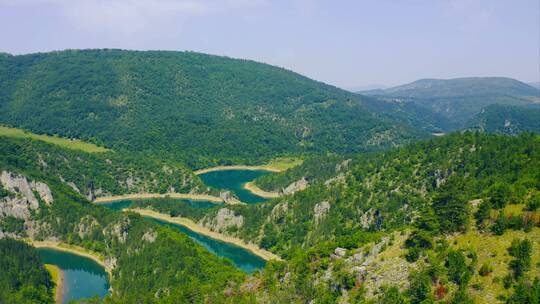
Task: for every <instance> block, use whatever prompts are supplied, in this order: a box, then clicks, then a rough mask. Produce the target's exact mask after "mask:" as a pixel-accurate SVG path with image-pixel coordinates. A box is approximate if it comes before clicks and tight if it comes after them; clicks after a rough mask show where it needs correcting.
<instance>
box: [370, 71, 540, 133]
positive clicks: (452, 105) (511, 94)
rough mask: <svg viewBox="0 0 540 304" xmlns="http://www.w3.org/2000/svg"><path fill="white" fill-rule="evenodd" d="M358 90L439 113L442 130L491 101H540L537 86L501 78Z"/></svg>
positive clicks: (458, 125)
mask: <svg viewBox="0 0 540 304" xmlns="http://www.w3.org/2000/svg"><path fill="white" fill-rule="evenodd" d="M360 93H361V94H365V95H370V96H377V97H378V98H380V99H383V100H385V101H386V102H390V103H392V102H393V103H396V102H397V103H413V104H416V105H418V106H421V107H424V108H425V109H426V110H429V111H432V112H434V113H436V114H439V115H442V116H443V117H445V118H446V119H447V120H448V121H443V122H442V124H441V125H440V126H439V127H440V128H441V129H443V130H449V129H455V128H463V127H464V126H465V124H466V122H467V121H468V120H469V119H471V118H472V117H473V116H474V115H476V114H477V113H479V112H480V110H481V109H482V108H484V107H486V106H488V105H491V104H506V105H530V104H532V103H534V102H538V101H539V100H540V90H538V89H537V88H535V87H532V86H530V85H528V84H525V83H523V82H520V81H518V80H515V79H511V78H504V77H470V78H455V79H421V80H417V81H415V82H412V83H409V84H405V85H401V86H397V87H393V88H389V89H384V90H371V91H363V92H360ZM428 117H429V116H428ZM428 121H429V120H428Z"/></svg>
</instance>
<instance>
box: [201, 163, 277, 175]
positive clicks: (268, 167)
mask: <svg viewBox="0 0 540 304" xmlns="http://www.w3.org/2000/svg"><path fill="white" fill-rule="evenodd" d="M224 170H254V171H255V170H264V171H271V172H281V171H283V170H282V169H281V168H278V167H276V166H273V165H271V164H270V165H260V166H246V165H234V166H217V167H210V168H205V169H200V170H197V171H194V172H193V173H195V174H196V175H201V174H204V173H208V172H214V171H224Z"/></svg>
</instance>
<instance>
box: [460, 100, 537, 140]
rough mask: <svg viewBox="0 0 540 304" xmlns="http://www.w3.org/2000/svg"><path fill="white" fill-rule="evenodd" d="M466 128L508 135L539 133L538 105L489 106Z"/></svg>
mask: <svg viewBox="0 0 540 304" xmlns="http://www.w3.org/2000/svg"><path fill="white" fill-rule="evenodd" d="M467 126H468V128H469V129H474V130H480V131H483V132H488V133H502V134H508V135H516V134H519V133H521V132H525V131H528V132H535V133H540V105H535V106H528V107H524V106H508V105H498V104H494V105H490V106H487V107H486V108H484V109H482V111H481V112H480V113H479V114H477V115H476V116H474V117H473V118H472V119H471V120H470V121H469V122H468V123H467Z"/></svg>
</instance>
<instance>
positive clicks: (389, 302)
mask: <svg viewBox="0 0 540 304" xmlns="http://www.w3.org/2000/svg"><path fill="white" fill-rule="evenodd" d="M381 292H382V295H381V296H379V302H378V303H380V304H405V303H407V298H406V297H405V295H403V294H402V293H401V292H399V288H397V287H396V286H391V287H386V288H383V289H382V291H381Z"/></svg>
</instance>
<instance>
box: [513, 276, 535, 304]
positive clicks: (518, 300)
mask: <svg viewBox="0 0 540 304" xmlns="http://www.w3.org/2000/svg"><path fill="white" fill-rule="evenodd" d="M506 303H507V304H531V303H540V278H538V277H537V278H535V279H534V281H533V282H532V283H530V282H527V281H525V280H519V282H518V283H517V284H516V286H515V288H514V293H513V294H512V295H511V296H510V297H509V298H508V300H507V301H506Z"/></svg>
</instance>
